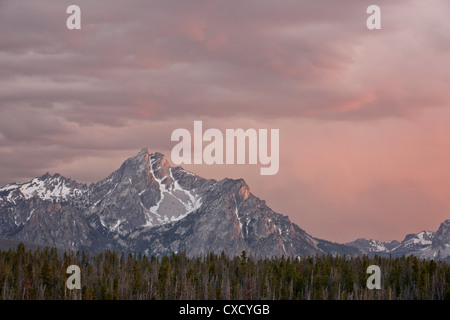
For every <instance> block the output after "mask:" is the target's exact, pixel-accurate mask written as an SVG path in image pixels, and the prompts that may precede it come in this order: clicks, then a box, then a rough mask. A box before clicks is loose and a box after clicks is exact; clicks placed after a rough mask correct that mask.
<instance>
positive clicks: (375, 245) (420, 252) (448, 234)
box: [346, 219, 450, 261]
mask: <svg viewBox="0 0 450 320" xmlns="http://www.w3.org/2000/svg"><path fill="white" fill-rule="evenodd" d="M346 245H348V246H351V247H355V248H357V249H358V250H360V252H361V253H362V254H367V255H370V256H373V255H375V254H377V255H379V256H385V257H387V256H394V257H400V256H403V255H406V256H408V255H415V256H418V257H420V258H423V259H441V260H446V261H450V219H447V220H445V221H444V222H442V223H441V225H440V226H439V229H438V230H437V231H436V232H432V231H421V232H419V233H416V234H414V233H411V234H407V235H406V236H405V238H404V239H403V241H401V242H398V241H396V240H393V241H390V242H383V241H377V240H372V239H357V240H355V241H352V242H348V243H346Z"/></svg>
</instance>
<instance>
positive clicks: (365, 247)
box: [0, 149, 450, 259]
mask: <svg viewBox="0 0 450 320" xmlns="http://www.w3.org/2000/svg"><path fill="white" fill-rule="evenodd" d="M0 238H2V239H3V240H2V241H0V244H2V243H3V244H12V243H17V242H19V241H24V242H26V243H31V244H35V245H41V246H53V247H58V248H63V249H73V250H83V249H86V250H91V251H102V250H104V249H112V250H123V251H128V250H131V251H137V252H142V253H145V254H147V255H156V256H161V255H166V254H170V253H172V252H181V251H184V252H186V254H187V255H188V256H198V255H204V254H207V253H209V252H215V253H221V252H222V251H224V252H225V253H226V254H228V255H231V256H233V255H239V254H240V253H241V252H242V251H243V250H245V251H246V252H247V253H248V254H253V255H255V256H259V257H270V256H281V255H285V256H312V255H316V254H332V255H336V254H339V255H344V254H345V255H348V256H357V255H361V254H369V255H373V254H378V255H393V256H399V255H403V254H405V255H409V254H415V255H417V256H420V257H423V258H427V259H448V258H449V257H450V249H449V247H450V220H446V221H445V222H444V223H442V224H441V226H440V228H439V230H438V231H437V232H435V233H434V232H428V231H424V232H421V233H419V234H417V235H408V236H406V238H405V240H403V241H402V242H401V243H398V242H396V241H392V242H381V241H376V240H368V239H358V240H356V241H353V242H350V243H347V244H337V243H333V242H329V241H326V240H322V239H317V238H314V237H312V236H311V235H309V234H308V233H306V232H305V231H304V230H303V229H301V228H300V227H299V226H297V225H296V224H294V223H292V222H291V221H290V220H289V218H288V217H287V216H284V215H281V214H279V213H276V212H274V211H272V210H271V209H270V208H269V207H268V206H267V205H266V203H265V201H264V200H261V199H259V198H257V197H256V196H254V195H253V194H252V193H251V192H250V189H249V187H248V185H247V184H246V183H245V181H244V180H242V179H237V180H235V179H228V178H226V179H223V180H219V181H216V180H213V179H204V178H201V177H199V176H197V175H195V174H193V173H191V172H188V171H186V170H184V169H183V168H181V167H171V166H170V165H169V162H168V161H167V159H166V158H165V157H164V155H163V154H161V153H153V154H150V153H149V152H148V150H147V149H142V150H141V151H140V152H139V153H138V154H137V155H136V156H134V157H132V158H130V159H128V160H126V161H125V162H124V163H123V164H122V166H121V167H120V168H119V169H118V170H116V171H115V172H113V173H112V174H110V175H109V176H108V177H107V178H106V179H104V180H101V181H99V182H97V183H93V184H91V185H89V186H88V185H85V184H80V183H77V182H76V181H73V180H71V179H67V178H65V177H63V176H61V175H59V174H55V175H50V174H48V173H47V174H45V175H43V176H41V177H38V178H34V179H32V180H30V181H27V182H22V183H11V184H8V185H6V186H4V187H2V188H0Z"/></svg>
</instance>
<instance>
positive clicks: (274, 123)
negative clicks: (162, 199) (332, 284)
mask: <svg viewBox="0 0 450 320" xmlns="http://www.w3.org/2000/svg"><path fill="white" fill-rule="evenodd" d="M71 4H77V5H79V6H80V7H81V11H82V30H76V31H75V30H74V31H70V30H67V28H66V19H67V17H68V15H67V14H66V8H67V7H68V6H69V5H71ZM371 4H378V5H379V6H380V7H381V10H382V30H376V31H370V30H368V29H367V28H366V19H367V17H368V15H367V14H366V9H367V7H368V6H369V5H371ZM448 12H450V2H449V1H448V0H396V1H387V0H376V1H364V0H343V1H333V0H326V1H325V0H322V1H321V0H293V1H290V0H277V1H274V0H271V1H266V0H245V1H227V0H203V1H193V0H183V1H181V0H176V1H167V0H164V1H137V0H133V1H129V0H127V1H125V0H96V1H91V0H85V1H76V0H70V1H65V0H42V1H32V0H21V1H16V0H0V185H5V184H7V183H9V182H15V181H17V182H19V181H24V180H28V179H31V178H33V177H35V176H40V175H42V174H44V173H45V172H47V171H49V172H50V173H56V172H58V173H60V174H62V175H64V176H67V177H70V178H73V179H76V180H77V181H80V182H86V183H91V182H94V181H97V180H99V179H102V178H104V177H106V176H107V175H108V174H109V173H111V172H112V171H113V170H115V169H117V168H118V167H119V166H120V164H121V163H122V162H123V161H124V160H125V159H126V158H128V157H131V156H133V155H135V154H136V153H138V152H139V150H140V149H141V148H143V147H148V148H149V149H150V151H160V152H162V153H164V154H166V156H167V157H168V160H169V162H171V159H170V151H171V149H172V147H173V146H174V144H175V143H174V142H171V141H170V135H171V133H172V131H173V130H175V129H176V128H186V129H189V130H191V131H192V130H193V121H194V120H203V126H204V128H218V129H221V130H225V129H226V128H239V127H240V128H244V129H247V128H267V129H270V128H273V129H280V170H279V172H278V174H277V175H275V176H261V175H260V174H259V165H257V166H250V167H249V166H238V165H234V166H233V165H222V166H220V165H215V166H206V165H205V166H201V165H190V166H186V168H187V169H189V170H191V171H193V172H195V173H197V174H200V175H202V176H205V177H208V178H215V179H220V178H223V177H232V178H239V177H243V178H244V179H245V180H246V181H247V183H248V184H249V186H250V189H251V191H252V192H253V193H254V194H255V195H256V196H258V197H260V198H262V199H265V200H266V201H267V203H268V205H269V206H270V207H271V208H272V209H274V210H275V211H277V212H280V213H283V214H285V215H288V216H289V217H290V218H291V220H292V221H293V222H295V223H297V224H298V225H299V226H300V227H302V228H303V229H305V230H306V231H307V232H309V233H310V234H312V235H313V236H316V237H322V238H326V239H328V240H332V241H337V242H345V241H351V240H354V239H355V238H358V237H370V238H376V239H379V240H392V239H397V240H402V239H403V237H404V236H405V234H406V233H412V232H419V231H421V230H423V229H429V230H436V229H437V228H438V226H439V224H440V222H442V221H443V220H445V219H448V218H450V170H449V164H450V90H449V87H450V38H449V36H448V35H449V34H450V22H449V21H450V20H449V19H448Z"/></svg>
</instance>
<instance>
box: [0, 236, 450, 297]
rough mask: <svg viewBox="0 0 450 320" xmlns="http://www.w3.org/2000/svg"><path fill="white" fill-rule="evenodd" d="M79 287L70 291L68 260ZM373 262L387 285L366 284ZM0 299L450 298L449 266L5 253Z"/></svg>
mask: <svg viewBox="0 0 450 320" xmlns="http://www.w3.org/2000/svg"><path fill="white" fill-rule="evenodd" d="M73 264H75V265H78V266H79V267H80V269H81V284H82V288H81V290H76V289H74V290H69V289H67V287H66V280H67V278H68V277H69V276H70V275H68V274H66V270H67V267H68V266H69V265H73ZM369 265H378V266H379V267H380V269H381V289H379V290H376V289H374V290H369V289H367V287H366V281H367V278H368V277H369V276H370V275H369V274H367V273H366V270H367V267H368V266H369ZM0 299H19V300H20V299H58V300H60V299H88V300H91V299H97V300H105V299H201V300H203V299H254V300H262V299H342V300H344V299H358V300H359V299H407V300H409V299H450V265H449V264H447V263H445V262H442V261H437V262H436V261H433V260H431V261H427V260H421V259H418V258H417V257H415V256H409V257H402V258H381V257H377V256H376V257H374V258H369V257H367V256H364V257H357V258H351V257H333V256H316V257H308V258H301V259H293V258H286V257H280V258H271V259H254V258H252V257H248V256H247V255H246V253H245V252H243V253H242V255H241V256H239V257H228V256H226V255H225V254H223V253H222V254H220V255H217V254H209V255H207V256H205V257H200V258H188V257H186V255H185V254H184V253H178V254H172V255H170V256H164V257H162V258H156V257H147V256H145V255H140V254H131V253H129V254H124V253H118V252H112V251H105V252H103V253H96V254H92V253H89V252H85V251H83V252H77V253H69V252H63V253H60V252H58V251H57V249H50V248H45V249H38V250H35V251H31V250H28V251H27V250H26V249H25V246H24V245H23V244H20V245H19V246H18V247H17V249H10V250H8V251H0Z"/></svg>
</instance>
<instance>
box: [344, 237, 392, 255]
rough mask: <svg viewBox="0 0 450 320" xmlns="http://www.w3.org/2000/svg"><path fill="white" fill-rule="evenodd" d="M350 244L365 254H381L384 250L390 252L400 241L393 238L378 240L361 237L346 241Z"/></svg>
mask: <svg viewBox="0 0 450 320" xmlns="http://www.w3.org/2000/svg"><path fill="white" fill-rule="evenodd" d="M346 245H348V246H352V247H355V248H358V249H360V250H361V251H362V252H363V253H365V254H369V255H370V254H379V253H383V252H389V251H390V250H392V249H394V248H395V247H397V246H398V245H400V242H398V241H396V240H393V241H378V240H372V239H366V238H359V239H356V240H355V241H353V242H349V243H346Z"/></svg>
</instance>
